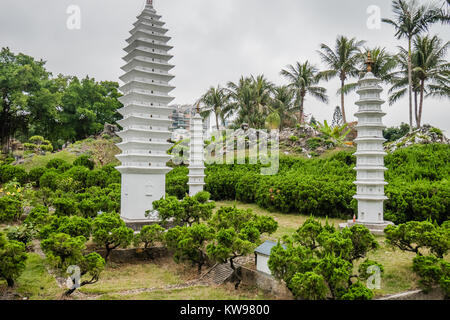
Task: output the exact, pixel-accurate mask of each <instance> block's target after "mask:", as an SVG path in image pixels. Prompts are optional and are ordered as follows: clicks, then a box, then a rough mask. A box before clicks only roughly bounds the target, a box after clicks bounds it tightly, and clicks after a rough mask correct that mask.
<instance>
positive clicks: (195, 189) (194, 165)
mask: <svg viewBox="0 0 450 320" xmlns="http://www.w3.org/2000/svg"><path fill="white" fill-rule="evenodd" d="M204 158H205V155H204V148H203V120H202V117H201V116H200V112H199V110H198V109H197V113H196V114H195V115H194V116H193V117H192V119H191V144H190V157H189V175H188V177H189V182H188V185H189V196H191V197H193V196H195V195H196V194H197V193H199V192H202V191H203V186H204V185H205V182H204V181H205V177H206V176H205V163H204V160H205V159H204Z"/></svg>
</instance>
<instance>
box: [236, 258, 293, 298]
mask: <svg viewBox="0 0 450 320" xmlns="http://www.w3.org/2000/svg"><path fill="white" fill-rule="evenodd" d="M237 273H238V275H239V276H240V277H241V278H242V284H245V285H248V286H255V287H257V288H258V289H260V290H262V291H264V292H265V293H268V294H271V295H273V296H275V297H277V298H278V299H280V300H292V299H293V298H294V297H293V296H292V293H291V292H290V291H289V289H288V288H286V285H285V284H284V283H282V282H281V281H278V280H276V279H275V278H273V277H271V276H269V275H267V274H264V273H262V272H260V271H256V270H251V269H248V268H245V267H242V266H241V267H239V268H238V269H237Z"/></svg>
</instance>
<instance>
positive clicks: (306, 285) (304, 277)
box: [291, 272, 328, 300]
mask: <svg viewBox="0 0 450 320" xmlns="http://www.w3.org/2000/svg"><path fill="white" fill-rule="evenodd" d="M291 290H292V293H293V294H294V296H295V297H296V298H299V297H302V298H304V299H307V300H325V299H326V297H327V293H328V287H327V283H326V281H325V279H324V278H323V276H321V275H319V274H317V273H314V272H305V273H296V274H295V276H294V277H293V278H292V280H291Z"/></svg>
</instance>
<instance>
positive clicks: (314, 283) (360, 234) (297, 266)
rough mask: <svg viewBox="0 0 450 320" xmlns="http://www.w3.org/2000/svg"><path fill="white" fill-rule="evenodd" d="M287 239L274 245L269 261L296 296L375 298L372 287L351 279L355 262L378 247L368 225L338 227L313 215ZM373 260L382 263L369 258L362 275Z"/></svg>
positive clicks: (301, 297) (364, 264)
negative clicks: (338, 228) (369, 288)
mask: <svg viewBox="0 0 450 320" xmlns="http://www.w3.org/2000/svg"><path fill="white" fill-rule="evenodd" d="M283 242H284V244H283V245H282V243H281V242H279V243H278V244H277V245H276V246H275V247H274V248H273V249H272V252H271V255H270V258H269V261H268V265H269V268H270V270H271V271H272V274H273V275H274V276H275V277H276V278H278V279H281V280H284V281H285V282H286V285H287V287H288V288H289V289H290V290H291V291H292V293H293V294H294V296H295V297H296V298H300V299H309V300H317V299H326V298H331V299H345V300H353V299H371V298H372V296H373V294H372V292H371V291H370V290H368V289H367V288H365V287H363V286H362V285H361V284H359V283H352V281H351V278H353V272H352V271H353V263H354V262H355V261H356V260H358V259H360V258H364V257H365V256H366V255H367V253H368V252H370V251H373V250H375V249H376V248H377V247H378V244H377V242H376V240H375V238H374V236H373V235H372V234H371V233H370V231H369V230H368V229H367V228H366V227H364V226H361V225H357V226H353V227H352V228H346V229H343V230H342V231H337V230H335V228H334V227H333V226H331V225H329V224H328V223H326V224H325V225H322V224H321V223H320V222H319V221H317V220H315V219H314V218H312V217H311V218H309V219H307V220H306V221H305V223H304V224H303V225H302V226H301V227H300V228H299V229H298V230H297V231H296V232H295V233H294V234H293V235H292V236H286V237H284V238H283ZM369 263H371V265H376V266H379V264H378V263H376V262H373V261H369V260H366V261H365V262H364V263H363V264H362V265H363V267H362V268H360V275H359V276H360V277H361V278H362V279H364V277H366V275H367V272H368V271H367V270H366V269H367V267H368V266H369V265H368V264H369ZM364 268H365V269H364Z"/></svg>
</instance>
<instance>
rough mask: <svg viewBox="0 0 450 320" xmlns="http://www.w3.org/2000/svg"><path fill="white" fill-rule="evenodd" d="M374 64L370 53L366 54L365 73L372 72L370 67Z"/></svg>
mask: <svg viewBox="0 0 450 320" xmlns="http://www.w3.org/2000/svg"><path fill="white" fill-rule="evenodd" d="M373 64H374V61H373V59H372V53H371V52H370V51H369V52H368V53H367V60H366V65H367V72H372V66H373Z"/></svg>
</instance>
